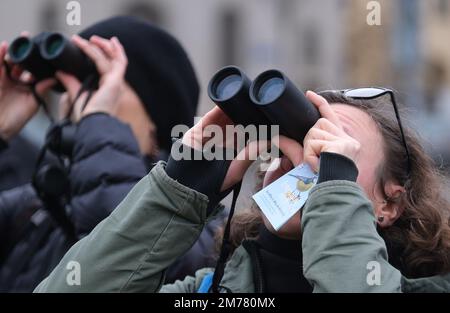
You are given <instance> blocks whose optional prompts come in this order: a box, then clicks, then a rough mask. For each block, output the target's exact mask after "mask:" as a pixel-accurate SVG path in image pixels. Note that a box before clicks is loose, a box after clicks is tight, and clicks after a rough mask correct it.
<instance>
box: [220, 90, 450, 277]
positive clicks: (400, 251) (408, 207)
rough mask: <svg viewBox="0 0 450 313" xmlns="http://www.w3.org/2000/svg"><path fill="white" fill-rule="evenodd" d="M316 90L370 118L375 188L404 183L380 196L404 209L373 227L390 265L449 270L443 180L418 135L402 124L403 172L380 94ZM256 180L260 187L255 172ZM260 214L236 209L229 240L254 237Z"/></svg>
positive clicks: (449, 212)
mask: <svg viewBox="0 0 450 313" xmlns="http://www.w3.org/2000/svg"><path fill="white" fill-rule="evenodd" d="M320 94H321V95H322V96H323V97H324V98H325V99H326V100H327V101H328V102H329V103H330V104H336V103H340V104H346V105H351V106H354V107H357V108H359V109H361V110H363V111H365V112H366V113H367V114H369V116H371V117H372V119H373V120H374V121H375V123H376V124H377V126H378V128H379V131H380V133H381V135H382V138H383V147H381V148H382V149H383V151H384V162H382V164H381V166H380V167H379V168H378V171H377V172H378V173H377V175H378V182H379V186H378V187H379V188H380V190H381V191H382V192H384V189H385V188H384V186H385V184H386V183H387V182H389V181H394V182H396V183H398V184H400V185H402V186H404V187H405V190H406V192H405V193H403V194H402V195H401V196H400V197H398V198H395V199H392V198H389V197H388V196H387V195H384V196H385V198H386V201H390V202H395V203H397V204H400V205H402V207H404V208H405V209H404V211H403V213H402V214H401V216H400V217H399V218H398V220H397V221H396V222H395V223H394V224H393V225H392V226H390V227H387V228H379V229H378V232H379V234H380V235H381V236H382V237H383V239H384V240H385V242H386V245H387V247H388V252H389V258H390V260H389V261H390V262H391V264H393V265H394V266H396V267H397V268H398V269H399V270H401V272H402V274H403V275H405V276H406V277H410V278H418V277H426V276H433V275H438V274H443V273H448V272H450V225H449V224H450V220H449V218H450V206H449V202H448V200H447V199H446V197H445V188H444V187H445V186H446V183H445V179H444V176H443V175H442V174H441V173H440V172H439V170H438V169H437V167H436V165H435V164H434V161H433V160H432V159H431V158H430V157H429V156H428V155H427V153H426V152H425V151H424V149H423V147H422V145H421V143H420V139H419V136H418V135H417V134H416V133H415V132H414V131H413V130H412V129H411V128H410V127H404V133H405V139H406V142H407V145H408V150H409V153H410V162H411V168H410V174H409V175H408V171H407V155H406V151H405V148H404V146H403V144H402V141H401V136H400V130H399V126H398V122H397V120H396V118H395V115H394V110H393V108H392V104H391V103H390V102H389V101H386V99H385V98H384V97H380V98H377V99H371V100H365V99H364V100H361V99H351V98H348V97H345V96H344V95H343V94H342V93H340V92H329V91H328V92H322V93H320ZM258 182H259V183H258V184H257V185H258V186H259V187H260V186H261V184H260V177H258ZM260 214H261V213H260V212H259V211H258V210H255V209H254V208H250V209H246V210H242V211H241V212H239V213H238V214H236V216H235V217H234V218H233V221H232V225H231V237H232V238H231V241H232V243H233V245H234V246H235V247H237V246H238V245H239V244H240V243H241V242H242V240H244V239H246V238H249V237H256V236H257V230H258V229H259V228H258V227H259V225H260V224H261V223H262V219H261V216H260ZM219 237H220V236H219Z"/></svg>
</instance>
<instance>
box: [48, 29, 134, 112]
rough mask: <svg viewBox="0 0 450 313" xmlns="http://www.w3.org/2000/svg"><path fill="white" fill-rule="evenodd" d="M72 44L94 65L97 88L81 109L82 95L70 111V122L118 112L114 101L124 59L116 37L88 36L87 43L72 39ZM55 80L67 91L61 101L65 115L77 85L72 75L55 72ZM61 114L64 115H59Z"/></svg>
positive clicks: (122, 77)
mask: <svg viewBox="0 0 450 313" xmlns="http://www.w3.org/2000/svg"><path fill="white" fill-rule="evenodd" d="M72 40H73V42H74V43H75V44H76V45H77V46H78V47H79V48H80V49H81V50H82V51H83V52H84V53H85V54H86V55H87V56H88V57H89V58H90V59H91V60H92V61H93V62H94V63H95V65H96V67H97V71H98V73H99V75H100V81H99V88H98V90H96V91H95V92H94V93H93V95H92V98H91V99H90V100H89V102H88V103H87V105H86V108H84V109H83V107H82V106H83V104H84V102H85V99H86V96H87V93H85V94H84V95H82V96H81V97H80V99H79V100H78V101H77V103H75V104H74V108H73V110H72V112H73V115H72V119H73V120H75V121H78V120H80V119H81V118H82V117H83V116H86V115H88V114H92V113H96V112H105V113H108V114H111V115H115V114H116V113H117V110H118V102H119V101H118V100H119V97H120V94H121V91H122V90H123V87H124V85H125V71H126V68H127V65H128V59H127V56H126V54H125V50H124V48H123V46H122V44H121V43H120V42H119V40H118V39H117V38H116V37H113V38H111V39H110V40H108V39H104V38H101V37H98V36H92V37H91V38H90V40H89V41H88V40H86V39H83V38H81V37H79V36H73V38H72ZM56 77H57V78H58V79H59V80H60V81H61V83H62V84H63V85H64V87H65V88H66V90H67V95H66V96H65V98H63V99H64V100H63V102H64V103H65V105H64V108H63V110H65V111H66V112H68V110H69V109H70V105H68V103H72V102H73V101H74V99H75V97H76V95H77V93H78V92H79V90H80V88H81V82H80V81H78V80H77V78H76V77H75V76H72V75H69V74H67V73H63V72H57V73H56ZM62 115H64V112H63V114H62Z"/></svg>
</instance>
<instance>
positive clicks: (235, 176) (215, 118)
mask: <svg viewBox="0 0 450 313" xmlns="http://www.w3.org/2000/svg"><path fill="white" fill-rule="evenodd" d="M227 125H230V126H232V127H233V126H234V124H233V122H232V121H231V120H230V118H229V117H228V116H227V115H226V114H225V113H224V112H223V111H222V110H221V109H220V108H219V107H217V106H216V107H214V108H213V109H212V110H211V111H209V112H208V113H206V115H205V116H203V118H202V119H201V120H200V121H199V122H198V123H197V124H195V125H194V126H193V127H192V128H191V129H189V131H187V132H186V134H185V135H184V136H183V138H182V142H183V144H184V145H187V146H190V147H191V148H194V149H196V150H200V151H201V150H203V147H204V146H205V144H206V143H209V141H210V140H215V139H217V138H215V137H214V138H211V137H209V136H208V134H207V131H205V130H206V129H207V127H210V126H214V127H216V129H217V130H219V129H220V130H221V131H222V135H223V136H221V137H219V138H220V139H223V140H222V141H221V142H217V141H216V142H215V145H216V148H217V147H224V148H226V149H234V150H235V149H236V147H237V145H236V141H235V139H236V137H237V136H233V138H227V137H226V133H227V132H226V127H227ZM217 127H218V128H217ZM269 147H270V142H269V141H258V142H257V141H253V142H250V143H249V144H248V145H247V146H246V147H245V148H244V149H242V150H241V151H236V152H237V156H236V157H235V158H234V159H233V160H230V161H231V164H230V166H229V168H228V171H227V173H226V176H225V178H224V181H223V184H222V187H221V191H224V190H228V189H229V188H231V187H232V186H234V185H235V184H237V183H238V182H240V181H241V180H242V178H243V177H244V174H245V172H246V171H247V169H248V168H249V167H250V165H251V164H252V163H253V162H254V161H255V160H256V159H257V157H258V156H259V155H260V154H261V153H263V152H265V151H267V150H268V148H269ZM224 157H226V156H225V155H224Z"/></svg>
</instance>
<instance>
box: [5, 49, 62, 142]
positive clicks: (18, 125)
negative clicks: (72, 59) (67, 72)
mask: <svg viewBox="0 0 450 313" xmlns="http://www.w3.org/2000/svg"><path fill="white" fill-rule="evenodd" d="M7 51H8V43H7V42H2V43H1V44H0V62H1V63H0V136H1V137H2V138H3V139H4V140H9V139H11V138H12V137H13V136H14V135H16V134H17V133H18V132H20V130H21V129H22V128H23V127H24V126H25V125H26V123H27V122H28V121H29V120H30V119H31V118H32V117H33V116H34V115H35V114H36V112H37V111H38V103H37V102H36V99H35V98H34V96H33V93H32V91H31V89H30V88H29V87H27V86H24V85H22V84H21V83H19V82H18V81H21V82H23V83H30V82H31V81H32V80H33V78H32V77H31V74H30V73H27V72H25V73H24V71H23V70H22V69H21V68H20V67H19V66H17V65H13V64H11V63H9V62H8V61H7V55H6V54H7ZM3 62H8V65H9V66H10V68H11V73H10V74H11V77H12V78H13V80H11V79H10V78H9V77H8V74H7V72H6V71H7V69H6V66H5V64H4V63H3ZM54 84H55V80H54V79H46V80H43V81H41V82H39V83H37V84H36V86H35V88H36V91H37V93H38V94H39V95H42V94H44V93H45V92H47V91H48V90H49V89H50V88H51V87H52V86H53V85H54Z"/></svg>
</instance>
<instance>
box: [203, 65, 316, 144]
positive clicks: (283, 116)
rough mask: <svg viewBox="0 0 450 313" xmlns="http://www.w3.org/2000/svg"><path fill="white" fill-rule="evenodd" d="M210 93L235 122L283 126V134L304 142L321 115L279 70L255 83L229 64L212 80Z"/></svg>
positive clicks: (258, 79)
mask: <svg viewBox="0 0 450 313" xmlns="http://www.w3.org/2000/svg"><path fill="white" fill-rule="evenodd" d="M208 95H209V97H210V98H211V100H212V101H213V102H214V103H216V104H217V105H218V106H219V107H220V108H221V109H222V110H223V111H224V112H225V113H226V114H227V115H228V117H229V118H230V119H231V120H232V121H233V122H234V123H235V124H240V125H243V126H248V125H256V126H259V125H266V126H270V125H279V128H280V134H282V135H285V136H287V137H290V138H292V139H294V140H297V141H298V142H300V143H302V142H303V139H304V138H305V136H306V133H307V132H308V131H309V129H310V128H311V127H313V126H314V124H315V123H316V122H317V121H318V120H319V118H320V113H319V111H318V110H317V108H316V107H315V106H314V105H313V104H312V103H311V102H309V101H308V99H306V97H305V96H304V94H303V93H302V92H301V91H300V90H299V89H298V88H297V87H296V86H295V85H294V84H293V83H292V82H291V81H290V80H289V78H288V77H287V76H286V75H284V74H283V73H282V72H280V71H278V70H268V71H265V72H263V73H261V74H260V75H259V76H258V77H256V79H255V80H254V81H253V82H251V81H250V79H249V78H248V77H247V76H246V75H245V74H244V73H243V72H242V71H241V70H240V69H239V68H237V67H235V66H228V67H225V68H223V69H221V70H219V71H218V72H217V73H216V74H215V75H214V76H213V78H212V79H211V81H210V83H209V86H208Z"/></svg>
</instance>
